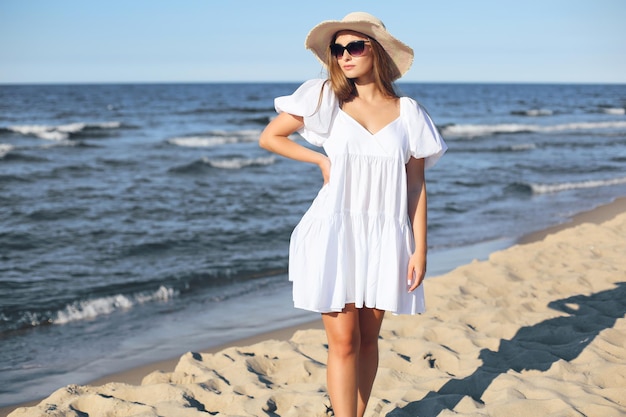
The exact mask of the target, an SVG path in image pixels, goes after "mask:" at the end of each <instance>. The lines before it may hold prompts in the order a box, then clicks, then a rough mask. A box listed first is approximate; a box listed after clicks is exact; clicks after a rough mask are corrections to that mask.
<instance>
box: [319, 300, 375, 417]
mask: <svg viewBox="0 0 626 417" xmlns="http://www.w3.org/2000/svg"><path fill="white" fill-rule="evenodd" d="M383 317H384V311H381V310H376V309H370V308H361V309H357V308H356V307H355V306H354V304H348V305H346V307H345V308H344V310H343V311H342V312H341V313H325V314H322V321H323V322H324V328H325V329H326V336H327V338H328V365H327V384H328V394H329V395H330V401H331V404H332V407H333V412H334V413H335V417H355V416H358V417H362V416H363V414H364V413H365V407H366V405H367V401H368V400H369V396H370V392H371V390H372V385H373V383H374V378H375V377H376V370H377V368H378V333H379V331H380V326H381V323H382V320H383Z"/></svg>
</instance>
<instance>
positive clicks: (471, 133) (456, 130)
mask: <svg viewBox="0 0 626 417" xmlns="http://www.w3.org/2000/svg"><path fill="white" fill-rule="evenodd" d="M594 129H626V121H618V122H579V123H564V124H558V125H547V126H544V125H533V124H518V123H508V124H507V123H504V124H494V125H446V126H443V127H442V128H441V133H442V135H443V136H444V137H457V138H474V137H480V136H490V135H497V134H514V133H554V132H566V131H577V130H594Z"/></svg>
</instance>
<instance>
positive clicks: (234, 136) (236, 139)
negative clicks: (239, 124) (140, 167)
mask: <svg viewBox="0 0 626 417" xmlns="http://www.w3.org/2000/svg"><path fill="white" fill-rule="evenodd" d="M259 134H260V132H259V131H257V130H237V131H234V132H220V131H216V132H211V133H209V134H207V135H196V136H181V137H175V138H171V139H168V140H167V143H169V144H170V145H176V146H183V147H188V148H211V147H215V146H221V145H228V144H232V143H249V142H256V141H257V140H258V138H259Z"/></svg>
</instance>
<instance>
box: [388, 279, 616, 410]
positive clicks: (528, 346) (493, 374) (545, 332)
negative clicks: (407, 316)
mask: <svg viewBox="0 0 626 417" xmlns="http://www.w3.org/2000/svg"><path fill="white" fill-rule="evenodd" d="M616 285H617V287H616V288H613V289H610V290H606V291H601V292H598V293H595V294H591V295H575V296H573V297H569V298H566V299H563V300H557V301H553V302H551V303H550V304H548V306H549V307H550V308H553V309H555V310H558V311H562V312H565V313H567V314H569V316H566V317H557V318H553V319H549V320H545V321H543V322H541V323H538V324H535V325H533V326H527V327H522V328H520V329H519V331H518V332H517V333H516V334H515V336H513V338H512V339H510V340H502V341H501V342H500V346H499V348H498V350H497V351H496V352H494V351H492V350H489V349H483V350H481V351H480V355H479V358H480V359H482V361H483V364H482V365H481V366H480V367H479V368H477V369H476V371H474V373H473V374H472V375H470V376H467V377H465V378H463V379H452V380H450V381H448V382H446V383H445V384H444V385H443V386H442V387H441V388H440V389H439V390H438V391H437V392H432V391H431V392H429V393H428V394H427V395H426V396H425V397H424V398H423V399H421V400H419V401H415V402H412V403H409V404H407V405H406V406H404V407H402V408H396V409H394V410H392V411H391V412H389V413H388V414H387V416H386V417H406V416H411V417H415V416H421V417H426V416H427V417H436V416H438V415H439V413H440V412H441V411H443V410H452V409H453V408H454V407H456V405H457V404H458V403H459V402H460V401H461V400H462V399H463V397H465V396H470V397H471V398H473V399H474V400H475V401H477V402H480V403H483V401H482V400H481V397H482V395H483V394H484V393H485V391H486V390H487V388H488V387H489V385H490V384H491V383H492V382H493V381H494V380H495V379H496V378H497V377H498V376H500V375H501V374H504V373H506V372H508V371H509V370H513V371H516V372H521V371H528V370H538V371H547V370H548V369H549V368H550V367H551V366H552V364H554V363H555V362H557V361H559V360H560V359H563V360H565V361H568V362H569V361H572V360H573V359H576V358H577V357H578V356H579V355H580V354H581V352H582V351H583V350H584V349H585V348H586V347H587V346H588V345H589V344H590V343H591V342H592V341H593V340H594V338H595V337H596V336H597V335H598V334H599V333H600V332H601V331H602V330H605V329H608V328H611V327H613V326H614V325H615V322H616V321H617V319H620V318H622V317H624V314H626V282H619V283H616Z"/></svg>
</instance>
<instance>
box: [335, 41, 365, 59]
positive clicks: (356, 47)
mask: <svg viewBox="0 0 626 417" xmlns="http://www.w3.org/2000/svg"><path fill="white" fill-rule="evenodd" d="M366 42H369V41H352V42H350V43H349V44H347V45H346V46H343V45H340V44H338V43H333V44H332V45H330V53H331V54H332V55H333V56H334V57H335V58H341V57H342V56H343V51H348V53H349V54H350V56H361V55H363V54H364V53H365V43H366Z"/></svg>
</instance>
